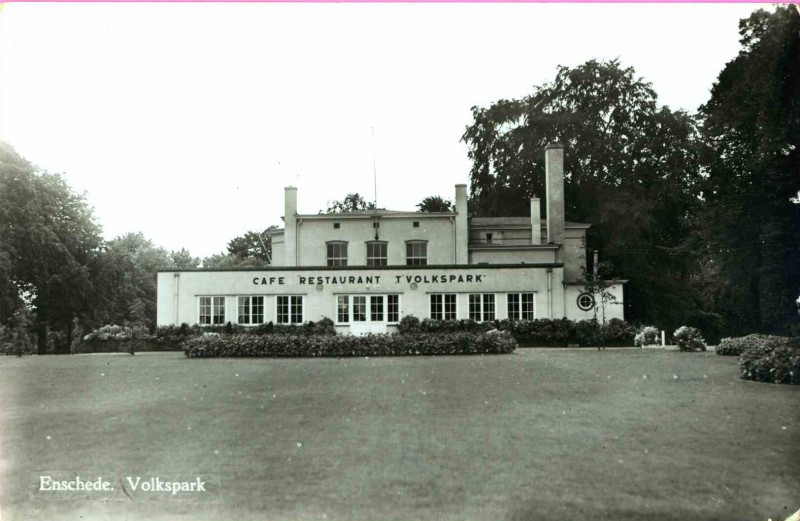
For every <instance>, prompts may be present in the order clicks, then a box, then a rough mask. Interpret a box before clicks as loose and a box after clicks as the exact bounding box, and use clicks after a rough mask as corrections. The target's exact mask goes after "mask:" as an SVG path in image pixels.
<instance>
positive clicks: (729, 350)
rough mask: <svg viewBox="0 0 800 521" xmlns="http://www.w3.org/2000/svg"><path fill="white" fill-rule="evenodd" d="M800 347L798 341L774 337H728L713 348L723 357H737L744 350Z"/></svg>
mask: <svg viewBox="0 0 800 521" xmlns="http://www.w3.org/2000/svg"><path fill="white" fill-rule="evenodd" d="M795 344H796V345H800V340H798V339H793V338H788V337H782V336H775V335H758V334H754V335H747V336H742V337H728V338H723V339H722V340H721V341H720V343H719V345H717V347H716V348H715V351H716V353H717V354H718V355H723V356H739V355H741V354H742V353H743V352H744V351H745V350H746V349H750V348H751V347H752V348H756V349H763V348H765V347H768V346H779V345H789V346H790V345H795Z"/></svg>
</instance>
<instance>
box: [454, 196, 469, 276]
mask: <svg viewBox="0 0 800 521" xmlns="http://www.w3.org/2000/svg"><path fill="white" fill-rule="evenodd" d="M468 217H469V216H468V215H467V185H465V184H458V185H456V244H455V247H456V264H468V263H469V249H468V239H469V222H468Z"/></svg>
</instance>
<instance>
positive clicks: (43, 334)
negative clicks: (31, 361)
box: [36, 322, 47, 355]
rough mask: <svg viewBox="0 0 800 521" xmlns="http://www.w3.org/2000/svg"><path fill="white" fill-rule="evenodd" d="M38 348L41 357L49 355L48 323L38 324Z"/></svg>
mask: <svg viewBox="0 0 800 521" xmlns="http://www.w3.org/2000/svg"><path fill="white" fill-rule="evenodd" d="M36 347H37V352H38V353H39V354H40V355H46V354H47V323H45V322H38V323H37V324H36Z"/></svg>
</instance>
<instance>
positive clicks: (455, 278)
mask: <svg viewBox="0 0 800 521" xmlns="http://www.w3.org/2000/svg"><path fill="white" fill-rule="evenodd" d="M485 277H486V275H392V276H390V277H383V278H384V279H387V278H388V279H389V280H391V279H394V281H393V282H394V283H395V284H402V283H403V282H405V283H407V284H412V283H416V284H423V283H424V284H471V283H482V282H483V279H484V278H485ZM297 283H298V284H299V285H301V286H302V285H316V284H328V285H330V284H340V285H341V284H380V283H381V276H380V275H367V276H362V275H339V276H337V275H328V276H316V277H313V276H303V275H298V276H297ZM285 284H286V277H253V285H255V286H283V285H285Z"/></svg>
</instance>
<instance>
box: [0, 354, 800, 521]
mask: <svg viewBox="0 0 800 521" xmlns="http://www.w3.org/2000/svg"><path fill="white" fill-rule="evenodd" d="M673 375H677V377H678V378H677V379H675V378H674V376H673ZM737 376H738V375H737V370H736V359H735V358H731V357H720V356H716V355H714V354H708V353H696V354H690V353H679V352H664V351H659V350H607V351H603V352H598V351H593V350H584V351H582V350H574V349H572V350H567V349H561V350H547V349H538V350H534V349H521V350H518V351H517V352H516V353H514V354H512V355H497V356H485V357H479V356H475V357H466V356H464V357H441V358H427V357H418V358H416V357H408V358H369V359H363V358H361V359H303V360H300V359H282V360H271V359H191V360H189V359H185V358H184V357H183V355H182V354H181V353H151V354H139V355H136V356H134V357H132V356H129V355H74V356H48V357H38V356H33V357H24V358H16V357H2V358H0V420H1V422H2V423H0V436H1V437H0V451H2V452H0V507H1V508H2V518H3V519H4V520H16V519H25V520H28V519H46V520H57V519H71V520H72V519H76V520H77V519H83V520H86V519H126V520H138V519H164V518H168V519H187V520H195V519H198V520H206V519H208V520H211V519H214V520H216V519H230V520H253V519H264V520H311V519H317V520H319V519H328V520H350V519H354V520H364V521H380V520H397V521H411V520H415V519H419V520H438V521H451V520H452V521H456V520H459V521H461V520H508V521H527V520H531V521H533V520H569V521H575V520H592V521H597V520H614V521H623V520H634V519H642V520H644V519H647V520H675V521H678V520H680V521H686V520H719V521H723V520H724V521H734V520H750V521H766V520H767V518H769V517H771V518H772V519H774V520H777V519H780V520H783V519H784V518H786V517H787V516H789V515H790V514H791V513H792V512H794V511H795V510H797V509H798V508H800V387H796V386H794V387H791V386H780V385H771V384H761V383H755V382H745V381H742V380H739V378H738V377H737ZM45 469H47V470H50V471H61V472H77V473H79V474H81V473H82V474H84V475H86V474H87V473H89V472H91V471H94V470H95V469H103V470H104V471H109V472H118V473H119V474H120V475H122V476H125V475H154V476H155V475H161V474H181V473H182V474H191V475H195V474H204V475H214V476H218V478H219V480H220V484H221V501H219V502H215V503H197V502H191V501H178V500H175V501H171V500H161V501H151V500H142V499H139V498H138V497H137V498H134V499H133V500H129V499H127V498H123V499H122V500H115V501H100V500H98V499H52V498H51V497H45V496H43V495H42V494H43V493H40V492H39V493H37V492H34V489H35V487H36V486H37V485H38V481H37V478H36V476H37V475H38V473H40V472H42V471H43V470H45Z"/></svg>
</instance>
